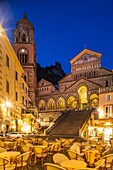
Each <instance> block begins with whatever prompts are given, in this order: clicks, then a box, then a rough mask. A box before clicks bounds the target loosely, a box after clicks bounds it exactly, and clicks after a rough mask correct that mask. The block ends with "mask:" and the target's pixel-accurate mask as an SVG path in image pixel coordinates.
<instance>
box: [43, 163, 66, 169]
mask: <svg viewBox="0 0 113 170" xmlns="http://www.w3.org/2000/svg"><path fill="white" fill-rule="evenodd" d="M44 167H45V168H46V170H66V169H65V168H63V167H61V166H59V165H56V164H52V163H45V164H44Z"/></svg>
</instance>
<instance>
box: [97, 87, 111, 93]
mask: <svg viewBox="0 0 113 170" xmlns="http://www.w3.org/2000/svg"><path fill="white" fill-rule="evenodd" d="M104 92H113V86H110V87H104V88H100V90H99V93H104Z"/></svg>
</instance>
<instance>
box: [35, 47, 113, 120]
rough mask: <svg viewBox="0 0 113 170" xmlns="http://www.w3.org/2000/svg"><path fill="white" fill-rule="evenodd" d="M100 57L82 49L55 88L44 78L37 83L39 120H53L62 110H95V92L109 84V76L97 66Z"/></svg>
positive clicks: (96, 94) (109, 71) (110, 74)
mask: <svg viewBox="0 0 113 170" xmlns="http://www.w3.org/2000/svg"><path fill="white" fill-rule="evenodd" d="M101 58H102V54H100V53H98V52H94V51H92V50H89V49H84V50H83V51H81V52H80V53H79V54H78V55H77V56H75V57H74V58H73V59H72V60H71V61H70V64H71V73H70V74H68V75H66V76H65V77H64V78H63V79H61V80H60V81H59V83H58V85H59V87H58V89H56V88H55V87H54V86H53V84H51V83H50V82H48V81H46V80H44V79H42V80H41V81H39V82H38V85H37V91H38V92H37V93H38V95H37V98H36V101H37V107H38V112H39V114H40V117H41V120H44V119H45V117H49V119H50V120H51V119H54V118H55V116H58V115H59V113H61V112H62V111H64V110H65V111H66V110H70V109H73V110H91V109H93V110H94V109H97V108H98V107H99V89H100V88H105V87H108V88H109V87H110V86H112V84H113V73H112V71H111V70H108V69H105V68H103V67H101ZM96 113H97V112H96ZM95 117H96V114H95Z"/></svg>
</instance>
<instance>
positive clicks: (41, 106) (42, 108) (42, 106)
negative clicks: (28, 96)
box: [38, 99, 46, 111]
mask: <svg viewBox="0 0 113 170" xmlns="http://www.w3.org/2000/svg"><path fill="white" fill-rule="evenodd" d="M38 109H39V111H45V110H46V101H45V100H44V99H41V100H40V101H39V102H38Z"/></svg>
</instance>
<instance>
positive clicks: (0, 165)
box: [0, 157, 15, 170]
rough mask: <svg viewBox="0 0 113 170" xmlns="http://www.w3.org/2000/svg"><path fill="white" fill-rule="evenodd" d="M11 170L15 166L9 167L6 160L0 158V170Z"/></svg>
mask: <svg viewBox="0 0 113 170" xmlns="http://www.w3.org/2000/svg"><path fill="white" fill-rule="evenodd" d="M13 169H15V164H14V165H10V163H9V160H8V159H6V158H4V157H0V170H13Z"/></svg>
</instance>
